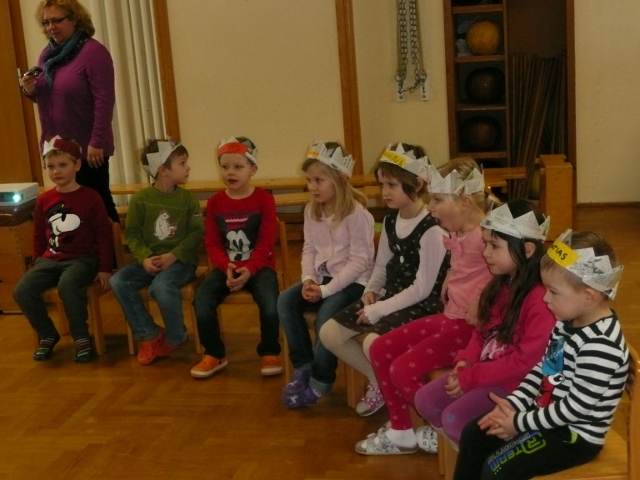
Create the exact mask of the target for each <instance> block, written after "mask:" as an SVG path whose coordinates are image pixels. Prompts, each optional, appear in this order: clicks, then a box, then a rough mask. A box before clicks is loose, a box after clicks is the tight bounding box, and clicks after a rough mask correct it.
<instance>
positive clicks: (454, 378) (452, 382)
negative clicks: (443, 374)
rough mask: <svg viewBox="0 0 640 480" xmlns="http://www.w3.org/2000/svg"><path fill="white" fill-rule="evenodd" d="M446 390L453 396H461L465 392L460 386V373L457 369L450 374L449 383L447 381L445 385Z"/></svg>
mask: <svg viewBox="0 0 640 480" xmlns="http://www.w3.org/2000/svg"><path fill="white" fill-rule="evenodd" d="M444 390H445V392H447V395H449V396H450V397H451V398H459V397H461V396H462V395H463V394H464V392H463V391H462V388H461V387H460V382H459V380H458V374H457V373H456V372H455V370H454V371H453V372H451V373H450V374H449V378H447V383H445V385H444Z"/></svg>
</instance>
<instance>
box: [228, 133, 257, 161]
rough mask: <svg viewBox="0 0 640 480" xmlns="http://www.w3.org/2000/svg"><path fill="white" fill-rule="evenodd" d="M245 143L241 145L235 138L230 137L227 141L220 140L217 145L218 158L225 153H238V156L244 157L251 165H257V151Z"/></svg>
mask: <svg viewBox="0 0 640 480" xmlns="http://www.w3.org/2000/svg"><path fill="white" fill-rule="evenodd" d="M247 143H248V142H247ZM247 143H242V142H240V141H239V140H237V139H236V138H235V137H230V138H229V139H228V140H222V141H221V142H220V143H219V144H218V158H220V157H221V156H222V155H223V154H225V153H239V154H240V155H244V156H245V157H246V158H247V159H248V160H249V161H250V162H251V163H253V164H254V165H257V164H258V160H257V157H258V149H257V148H255V147H254V148H251V145H248V144H247Z"/></svg>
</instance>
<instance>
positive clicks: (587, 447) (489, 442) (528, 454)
mask: <svg viewBox="0 0 640 480" xmlns="http://www.w3.org/2000/svg"><path fill="white" fill-rule="evenodd" d="M479 418H480V417H479ZM479 418H477V419H475V420H472V421H471V422H469V423H468V424H467V425H466V426H465V428H464V430H463V431H462V438H461V440H460V453H459V455H458V462H457V463H456V471H455V474H454V477H453V478H454V480H489V479H490V480H525V479H529V478H533V477H537V476H539V475H548V474H551V473H554V472H560V471H562V470H566V469H568V468H571V467H575V466H577V465H582V464H584V463H587V462H589V461H591V460H593V459H594V458H595V457H596V456H597V455H598V453H599V452H600V450H601V449H602V447H600V446H598V445H594V444H592V443H589V442H587V441H586V440H584V439H583V438H582V437H580V436H578V435H576V434H574V433H572V432H571V430H570V429H569V427H561V428H554V429H552V430H541V431H534V432H526V433H523V434H521V435H519V436H517V437H515V438H513V439H511V440H509V441H507V442H505V441H504V440H500V439H499V438H498V437H495V436H493V435H487V434H486V432H485V431H483V430H481V429H480V427H479V426H478V420H479Z"/></svg>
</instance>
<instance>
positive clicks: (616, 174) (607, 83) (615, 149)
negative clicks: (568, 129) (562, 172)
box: [575, 0, 640, 203]
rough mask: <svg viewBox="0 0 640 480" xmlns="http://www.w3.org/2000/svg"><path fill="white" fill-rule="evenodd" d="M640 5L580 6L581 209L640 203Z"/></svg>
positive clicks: (632, 1)
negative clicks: (590, 205)
mask: <svg viewBox="0 0 640 480" xmlns="http://www.w3.org/2000/svg"><path fill="white" fill-rule="evenodd" d="M639 21H640V2H638V1H637V0H616V1H609V2H603V1H600V0H576V2H575V23H576V39H575V40H576V97H577V101H576V104H577V105H576V123H577V131H576V136H577V158H578V169H577V175H578V203H590V202H596V203H597V202H637V201H640V188H639V186H640V113H639V112H640V87H639V86H638V81H639V80H640V54H639V53H638V49H639V48H640V24H639Z"/></svg>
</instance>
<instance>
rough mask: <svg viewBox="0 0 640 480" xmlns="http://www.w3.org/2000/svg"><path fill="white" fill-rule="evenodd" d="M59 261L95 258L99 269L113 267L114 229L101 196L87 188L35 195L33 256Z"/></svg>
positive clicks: (104, 269) (108, 269) (49, 191)
mask: <svg viewBox="0 0 640 480" xmlns="http://www.w3.org/2000/svg"><path fill="white" fill-rule="evenodd" d="M38 257H45V258H50V259H51V260H54V261H57V262H60V261H64V260H73V259H74V258H82V257H97V258H98V271H100V272H109V273H111V271H112V269H113V230H112V226H111V221H110V220H109V217H108V215H107V210H106V208H105V206H104V203H103V201H102V199H101V198H100V195H98V194H97V193H96V192H95V191H94V190H92V189H91V188H88V187H80V188H79V189H77V190H74V191H73V192H68V193H61V192H58V191H57V190H56V189H55V188H53V189H51V190H47V191H46V192H44V193H42V194H41V195H39V196H38V199H37V200H36V206H35V210H34V231H33V259H34V260H35V259H36V258H38Z"/></svg>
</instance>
